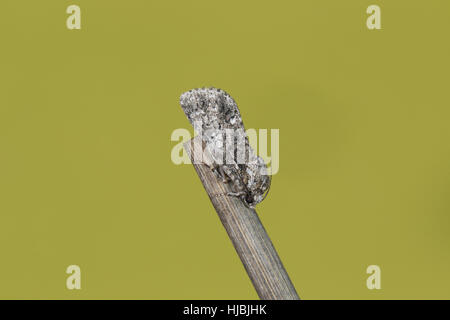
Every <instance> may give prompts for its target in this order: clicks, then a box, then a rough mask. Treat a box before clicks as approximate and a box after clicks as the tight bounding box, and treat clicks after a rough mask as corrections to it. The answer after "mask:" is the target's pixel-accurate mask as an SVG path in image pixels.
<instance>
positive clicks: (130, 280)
mask: <svg viewBox="0 0 450 320" xmlns="http://www.w3.org/2000/svg"><path fill="white" fill-rule="evenodd" d="M70 4H77V5H80V7H81V9H82V30H79V31H78V30H73V31H70V30H68V29H67V28H66V19H67V17H68V15H67V14H66V12H65V11H66V8H67V6H69V5H70ZM370 4H378V5H380V6H381V8H382V28H383V29H382V30H375V31H370V30H368V29H367V28H366V17H367V14H366V8H367V7H368V6H369V5H370ZM449 31H450V3H449V2H448V1H444V0H441V1H438V0H431V1H406V0H396V1H380V0H371V1H366V0H351V1H350V0H347V1H335V0H328V1H314V0H307V1H306V0H305V1H293V0H292V1H262V0H258V1H237V0H233V1H226V2H225V1H220V2H219V1H203V0H202V1H147V0H145V1H144V0H139V1H138V0H130V1H106V0H95V1H92V0H91V1H88V0H72V1H67V0H64V1H62V0H41V1H34V0H33V1H32V0H29V1H19V0H2V1H1V4H0V40H1V47H0V255H1V256H0V298H38V299H48V298H58V299H80V298H83V299H110V298H124V299H132V298H137V299H254V298H257V296H256V294H255V292H254V290H253V287H252V285H251V283H250V281H249V279H248V277H247V275H246V273H245V270H244V268H243V266H242V264H241V262H240V261H239V259H238V257H237V255H236V253H235V251H234V248H233V247H232V245H231V243H230V241H229V239H228V238H227V236H226V233H225V231H224V229H223V227H222V225H221V224H220V221H219V219H218V218H217V216H216V214H215V212H214V210H213V208H212V206H211V204H210V202H209V200H208V197H207V195H206V193H205V192H204V190H203V187H202V185H201V183H200V181H199V179H198V177H197V176H196V174H195V171H194V169H193V168H192V166H190V165H181V166H176V165H174V164H173V163H172V161H171V159H170V152H171V149H172V148H173V147H174V146H175V144H176V142H172V141H170V135H171V133H172V131H173V130H174V129H176V128H189V130H190V125H189V123H188V121H187V119H186V118H185V116H184V114H183V112H182V110H181V108H180V106H179V104H178V99H179V95H180V94H181V93H182V92H183V91H185V90H188V89H191V88H195V87H201V86H217V87H220V88H222V89H225V90H226V91H228V92H229V93H230V94H231V95H232V96H233V97H234V98H235V99H236V101H237V102H238V105H239V106H240V109H241V113H242V116H243V118H244V122H245V124H246V127H247V128H269V129H270V128H278V129H280V171H279V173H278V174H277V175H275V176H274V178H273V184H272V189H271V192H270V195H269V197H268V198H267V199H266V200H265V201H264V202H263V203H261V204H260V205H259V206H258V213H259V214H260V216H261V219H262V221H263V223H264V225H265V227H266V229H267V230H268V232H269V235H270V236H271V238H272V240H273V242H274V244H275V247H276V248H277V250H278V252H279V254H280V256H281V258H282V260H283V262H284V264H285V267H286V269H287V271H288V273H289V274H290V276H291V278H292V281H293V282H294V284H295V286H296V287H297V289H298V291H299V293H300V296H301V297H302V298H304V299H350V298H356V299H394V298H404V299H409V298H426V299H429V298H438V299H440V298H450V289H449V287H450V274H449V269H450V250H449V249H450V216H449V213H450V144H449V138H450V127H449V125H448V122H449V117H450V110H449V108H450V99H449V93H448V89H449V74H450V62H449V56H450V45H449V41H448V35H449ZM71 264H77V265H79V266H80V267H81V270H82V290H80V291H76V290H74V291H69V290H67V289H66V286H65V282H66V277H67V274H66V273H65V270H66V268H67V266H68V265H71ZM371 264H377V265H379V266H380V267H381V270H382V284H381V285H382V289H381V290H378V291H377V290H373V291H370V290H368V289H367V288H366V278H367V276H368V275H367V274H366V268H367V266H369V265H371Z"/></svg>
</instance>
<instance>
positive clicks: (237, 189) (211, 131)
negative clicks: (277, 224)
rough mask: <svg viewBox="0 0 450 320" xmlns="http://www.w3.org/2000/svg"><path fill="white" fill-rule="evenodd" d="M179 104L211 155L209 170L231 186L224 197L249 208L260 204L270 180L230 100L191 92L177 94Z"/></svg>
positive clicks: (211, 91)
mask: <svg viewBox="0 0 450 320" xmlns="http://www.w3.org/2000/svg"><path fill="white" fill-rule="evenodd" d="M180 104H181V108H182V109H183V111H184V113H185V114H186V116H187V118H188V119H189V122H190V123H191V124H192V126H193V127H194V129H195V131H197V132H198V133H199V134H200V135H201V137H202V140H203V141H204V143H205V145H206V148H208V150H209V153H210V155H211V156H212V160H213V163H212V164H211V165H210V167H211V169H212V170H213V171H214V172H215V173H216V174H217V176H219V177H221V178H222V179H223V181H224V182H225V183H231V190H232V192H230V193H228V195H229V196H236V197H239V198H240V199H241V200H242V201H243V202H244V204H245V205H246V206H247V207H249V208H254V207H255V206H256V205H257V204H258V203H260V202H261V201H263V200H264V199H265V198H266V196H267V193H268V192H269V188H270V184H271V177H270V175H268V171H267V166H266V164H265V162H264V160H263V159H262V158H261V157H258V156H257V155H256V154H255V152H254V150H253V149H252V148H251V146H250V143H249V140H248V136H247V134H246V133H245V128H244V124H243V122H242V117H241V114H240V112H239V109H238V106H237V104H236V102H235V101H234V100H233V98H232V97H231V96H230V95H229V94H227V93H226V92H225V91H223V90H221V89H216V88H201V89H192V90H189V91H187V92H185V93H183V94H182V95H181V97H180Z"/></svg>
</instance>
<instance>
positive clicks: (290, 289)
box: [184, 136, 300, 300]
mask: <svg viewBox="0 0 450 320" xmlns="http://www.w3.org/2000/svg"><path fill="white" fill-rule="evenodd" d="M184 148H185V150H186V152H187V153H188V155H189V157H190V159H191V162H192V163H193V164H194V167H195V170H196V171H197V174H198V176H199V177H200V180H201V181H202V183H203V186H204V187H205V190H206V192H207V193H208V196H209V198H210V199H211V202H212V204H213V206H214V208H215V209H216V211H217V214H218V215H219V218H220V220H221V221H222V224H223V226H224V227H225V229H226V231H227V233H228V236H229V237H230V239H231V242H232V243H233V245H234V247H235V249H236V251H237V254H238V255H239V257H240V259H241V261H242V263H243V264H244V267H245V270H247V273H248V275H249V277H250V279H251V281H252V283H253V286H254V287H255V289H256V292H257V293H258V296H259V297H260V299H263V300H298V299H300V298H299V296H298V294H297V292H296V291H295V288H294V286H293V284H292V282H291V280H290V279H289V276H288V274H287V273H286V270H285V269H284V267H283V264H282V263H281V260H280V258H279V256H278V254H277V252H276V251H275V248H274V247H273V244H272V242H271V241H270V238H269V236H268V235H267V232H266V230H265V229H264V227H263V225H262V223H261V221H260V220H259V218H258V215H257V213H256V211H255V210H253V209H249V208H247V207H246V206H245V205H244V204H243V202H242V201H241V200H240V199H238V198H237V197H233V196H228V195H227V194H228V192H231V189H230V186H229V184H226V183H223V182H222V181H221V180H220V179H219V178H218V177H217V176H216V175H215V174H214V173H213V171H212V170H211V169H210V168H209V166H208V164H209V163H211V158H210V157H209V156H208V154H207V153H206V152H204V150H203V143H202V141H201V138H200V137H199V136H197V137H196V138H194V139H192V140H190V141H188V142H186V143H185V144H184ZM199 160H202V163H199Z"/></svg>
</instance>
